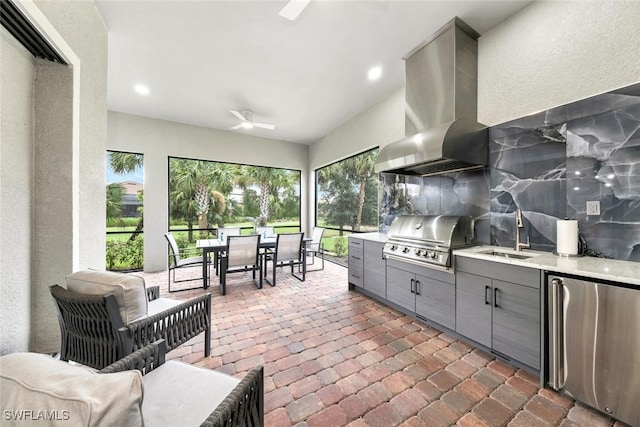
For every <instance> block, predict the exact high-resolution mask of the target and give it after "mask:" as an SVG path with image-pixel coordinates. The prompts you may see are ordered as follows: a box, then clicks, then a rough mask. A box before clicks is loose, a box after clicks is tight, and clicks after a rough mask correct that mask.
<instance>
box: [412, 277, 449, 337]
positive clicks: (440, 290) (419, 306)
mask: <svg viewBox="0 0 640 427" xmlns="http://www.w3.org/2000/svg"><path fill="white" fill-rule="evenodd" d="M416 281H417V283H416V314H419V315H420V316H422V317H425V318H427V319H429V320H432V321H434V322H436V323H439V324H440V325H442V326H445V327H447V328H449V329H452V330H453V329H455V327H456V285H455V283H445V282H441V281H440V280H436V279H433V278H431V277H427V276H422V275H416Z"/></svg>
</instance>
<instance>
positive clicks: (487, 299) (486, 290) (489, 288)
mask: <svg viewBox="0 0 640 427" xmlns="http://www.w3.org/2000/svg"><path fill="white" fill-rule="evenodd" d="M490 290H491V287H490V286H485V287H484V305H490V304H491V303H490V302H489V297H488V295H487V294H488V293H489V292H488V291H490Z"/></svg>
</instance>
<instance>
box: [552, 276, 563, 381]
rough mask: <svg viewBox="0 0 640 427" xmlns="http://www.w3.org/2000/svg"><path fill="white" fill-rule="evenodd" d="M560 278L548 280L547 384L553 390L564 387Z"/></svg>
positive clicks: (561, 286)
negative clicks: (548, 333) (548, 334)
mask: <svg viewBox="0 0 640 427" xmlns="http://www.w3.org/2000/svg"><path fill="white" fill-rule="evenodd" d="M563 306H564V304H563V284H562V279H559V278H556V277H554V278H552V279H551V281H550V282H549V329H550V331H549V332H550V336H549V385H550V386H551V387H553V388H554V389H555V390H560V389H562V388H563V387H564V334H563V332H564V319H563V317H564V316H563Z"/></svg>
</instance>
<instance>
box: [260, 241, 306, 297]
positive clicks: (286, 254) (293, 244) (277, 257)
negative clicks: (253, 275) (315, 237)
mask: <svg viewBox="0 0 640 427" xmlns="http://www.w3.org/2000/svg"><path fill="white" fill-rule="evenodd" d="M303 238H304V233H279V234H278V237H277V238H276V247H275V249H274V250H267V251H266V252H265V254H264V262H263V265H264V280H266V281H267V283H268V284H270V285H271V286H275V285H276V268H278V267H284V266H286V265H289V266H291V275H293V277H295V278H296V279H298V280H300V281H302V282H304V280H305V273H306V265H304V264H305V259H304V254H303V247H302V245H303ZM269 261H271V263H272V271H271V278H269V275H268V274H267V263H268V262H269ZM294 266H297V267H299V269H301V270H302V276H298V275H296V274H295V272H294Z"/></svg>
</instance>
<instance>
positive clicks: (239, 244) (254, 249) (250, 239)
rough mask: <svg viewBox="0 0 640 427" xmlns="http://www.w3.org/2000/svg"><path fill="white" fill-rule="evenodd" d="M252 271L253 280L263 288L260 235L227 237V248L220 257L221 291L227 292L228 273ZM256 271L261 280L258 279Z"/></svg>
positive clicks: (257, 285) (258, 286)
mask: <svg viewBox="0 0 640 427" xmlns="http://www.w3.org/2000/svg"><path fill="white" fill-rule="evenodd" d="M248 271H251V272H252V273H253V282H254V283H255V284H256V287H257V288H258V289H260V288H262V266H261V264H260V236H259V235H257V234H252V235H249V236H229V237H227V249H226V250H225V251H224V254H223V255H222V256H221V257H220V293H221V294H222V295H226V293H227V274H230V273H241V272H248ZM256 271H257V272H258V274H259V275H260V280H259V281H256Z"/></svg>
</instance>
